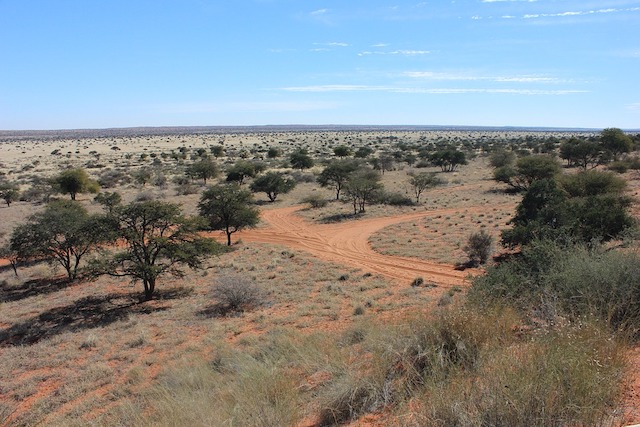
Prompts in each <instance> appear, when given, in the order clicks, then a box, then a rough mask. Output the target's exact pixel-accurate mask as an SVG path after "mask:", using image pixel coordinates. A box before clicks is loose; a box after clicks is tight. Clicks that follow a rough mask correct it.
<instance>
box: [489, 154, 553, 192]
mask: <svg viewBox="0 0 640 427" xmlns="http://www.w3.org/2000/svg"><path fill="white" fill-rule="evenodd" d="M559 173H560V165H559V164H558V162H557V161H556V159H555V158H553V157H551V156H526V157H521V158H519V159H518V161H517V162H516V165H515V167H513V166H502V167H499V168H497V169H495V170H494V171H493V179H495V180H496V181H499V182H504V183H506V184H508V185H510V186H511V187H513V188H514V189H516V190H518V191H526V190H528V189H529V187H530V186H531V184H533V182H534V181H538V180H542V179H553V178H554V177H555V176H556V175H558V174H559Z"/></svg>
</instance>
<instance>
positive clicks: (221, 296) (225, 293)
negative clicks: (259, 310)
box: [211, 273, 262, 314]
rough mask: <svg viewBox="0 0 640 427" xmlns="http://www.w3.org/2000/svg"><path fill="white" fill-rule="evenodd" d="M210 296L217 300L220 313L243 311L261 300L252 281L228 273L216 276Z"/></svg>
mask: <svg viewBox="0 0 640 427" xmlns="http://www.w3.org/2000/svg"><path fill="white" fill-rule="evenodd" d="M211 296H212V297H213V298H214V299H215V300H216V301H217V305H216V308H217V311H218V312H219V313H220V314H228V313H237V312H243V311H245V310H249V309H252V308H254V307H256V306H258V305H260V303H261V301H262V292H261V291H260V289H259V288H258V286H257V285H256V284H255V282H254V281H252V280H250V279H248V278H246V277H244V276H241V275H238V274H229V273H224V274H221V275H220V276H218V277H217V278H216V281H215V284H214V286H213V289H212V290H211Z"/></svg>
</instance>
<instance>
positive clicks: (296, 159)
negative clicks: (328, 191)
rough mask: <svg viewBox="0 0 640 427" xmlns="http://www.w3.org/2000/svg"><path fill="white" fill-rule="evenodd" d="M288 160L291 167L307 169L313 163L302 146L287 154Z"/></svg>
mask: <svg viewBox="0 0 640 427" xmlns="http://www.w3.org/2000/svg"><path fill="white" fill-rule="evenodd" d="M289 162H290V163H291V167H292V168H294V169H309V168H310V167H312V166H313V165H314V162H313V159H312V158H311V156H310V155H309V152H308V151H307V150H306V149H304V148H302V149H300V150H297V151H294V152H293V153H291V155H290V156H289Z"/></svg>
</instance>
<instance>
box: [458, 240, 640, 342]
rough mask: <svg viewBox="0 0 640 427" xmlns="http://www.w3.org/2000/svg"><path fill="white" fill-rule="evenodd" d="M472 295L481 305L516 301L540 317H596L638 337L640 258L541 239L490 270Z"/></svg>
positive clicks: (475, 282) (474, 285) (639, 320)
mask: <svg viewBox="0 0 640 427" xmlns="http://www.w3.org/2000/svg"><path fill="white" fill-rule="evenodd" d="M469 297H470V298H471V300H472V301H474V302H476V303H479V304H481V305H482V304H485V303H486V302H493V303H500V304H503V303H513V304H515V305H516V306H518V307H520V308H522V309H525V310H529V311H532V310H533V312H534V313H537V314H540V313H545V312H548V311H549V309H550V308H551V310H552V311H553V312H555V311H556V310H560V312H561V313H563V314H564V315H570V316H572V317H575V318H577V317H584V316H596V317H597V318H599V319H601V320H603V321H605V322H607V323H608V324H609V325H610V326H611V327H613V328H615V329H619V328H622V329H625V330H628V331H631V332H632V333H633V334H637V333H638V331H640V258H639V257H638V256H637V255H634V254H626V253H620V252H615V251H604V250H602V249H589V248H587V247H584V246H576V247H572V248H567V247H564V246H560V245H557V244H555V243H552V242H548V241H538V242H535V243H534V244H532V245H531V246H530V247H527V248H525V249H524V250H523V253H522V255H521V256H520V257H519V258H518V259H516V260H514V261H510V262H505V263H503V264H502V265H500V266H497V267H492V268H489V269H488V271H487V274H486V275H484V276H480V277H477V278H476V279H474V282H473V286H472V288H471V289H470V292H469ZM549 304H551V305H552V307H549Z"/></svg>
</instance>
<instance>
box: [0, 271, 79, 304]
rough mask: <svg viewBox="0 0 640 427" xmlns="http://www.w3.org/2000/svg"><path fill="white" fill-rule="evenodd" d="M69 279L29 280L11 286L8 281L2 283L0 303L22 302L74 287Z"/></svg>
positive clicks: (0, 283) (0, 285)
mask: <svg viewBox="0 0 640 427" xmlns="http://www.w3.org/2000/svg"><path fill="white" fill-rule="evenodd" d="M74 283H77V282H74V281H72V280H70V279H69V278H68V277H58V278H53V279H50V278H46V279H33V280H27V281H26V282H24V283H23V284H22V285H18V286H10V285H9V284H8V283H7V282H6V281H1V282H0V302H12V301H20V300H23V299H25V298H29V297H32V296H35V295H46V294H50V293H53V292H58V291H60V290H62V289H64V288H67V287H69V286H71V285H73V284H74Z"/></svg>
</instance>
